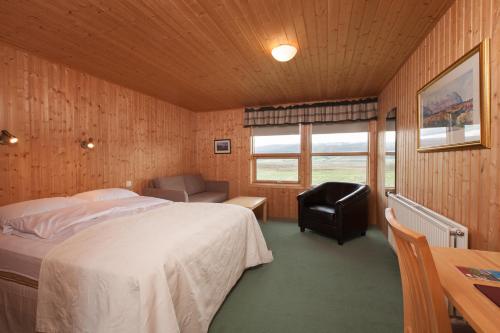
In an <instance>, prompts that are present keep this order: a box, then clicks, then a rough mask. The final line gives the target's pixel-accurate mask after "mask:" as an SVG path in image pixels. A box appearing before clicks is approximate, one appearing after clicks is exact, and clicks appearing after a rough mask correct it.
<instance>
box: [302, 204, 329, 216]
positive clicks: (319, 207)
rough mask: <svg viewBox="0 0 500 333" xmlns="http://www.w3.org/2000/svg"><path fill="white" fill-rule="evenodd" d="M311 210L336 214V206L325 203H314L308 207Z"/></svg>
mask: <svg viewBox="0 0 500 333" xmlns="http://www.w3.org/2000/svg"><path fill="white" fill-rule="evenodd" d="M307 208H308V209H309V210H312V211H313V212H318V213H321V214H328V215H335V208H333V207H330V206H325V205H313V206H309V207H307Z"/></svg>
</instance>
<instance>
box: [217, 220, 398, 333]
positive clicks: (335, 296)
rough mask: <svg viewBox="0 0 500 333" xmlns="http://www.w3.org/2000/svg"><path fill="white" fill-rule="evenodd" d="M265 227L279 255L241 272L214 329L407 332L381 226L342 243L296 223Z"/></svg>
mask: <svg viewBox="0 0 500 333" xmlns="http://www.w3.org/2000/svg"><path fill="white" fill-rule="evenodd" d="M262 231H263V233H264V236H265V238H266V241H267V244H268V246H269V248H270V249H271V250H272V251H273V255H274V261H273V262H272V263H270V264H267V265H263V266H260V267H257V268H253V269H250V270H247V271H246V272H245V273H244V274H243V276H242V278H241V279H240V281H239V282H238V284H237V285H236V286H235V287H234V289H233V290H232V292H231V293H230V294H229V295H228V297H227V299H226V301H225V302H224V304H223V305H222V307H221V308H220V310H219V312H218V313H217V315H216V316H215V318H214V320H213V322H212V324H211V326H210V330H209V332H210V333H222V332H226V333H233V332H234V333H236V332H237V333H245V332H248V333H250V332H252V333H261V332H271V333H272V332H286V333H294V332H301V333H316V332H317V333H321V332H350V333H353V332H384V333H387V332H402V331H403V328H402V321H403V313H402V312H403V311H402V308H403V305H402V296H401V282H400V277H399V271H398V265H397V259H396V257H395V255H394V253H393V252H392V250H391V248H390V247H389V244H388V243H387V241H386V240H385V237H384V236H383V234H382V233H381V232H380V231H378V230H377V229H374V228H373V229H370V230H369V231H368V232H367V235H366V237H361V238H356V239H354V240H351V241H346V242H345V243H344V245H343V246H339V245H337V242H336V241H335V240H333V239H330V238H328V237H324V236H322V235H320V234H317V233H315V232H312V231H309V230H308V231H306V232H305V233H300V232H299V228H298V226H297V224H296V223H292V222H284V221H270V222H269V223H267V224H265V225H262Z"/></svg>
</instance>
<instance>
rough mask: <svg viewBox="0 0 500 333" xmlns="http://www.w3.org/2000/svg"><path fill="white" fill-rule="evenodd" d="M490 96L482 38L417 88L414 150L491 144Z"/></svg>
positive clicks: (487, 48)
mask: <svg viewBox="0 0 500 333" xmlns="http://www.w3.org/2000/svg"><path fill="white" fill-rule="evenodd" d="M469 67H470V68H469ZM464 97H465V98H467V99H464ZM490 99H491V97H490V41H489V39H485V40H484V41H483V42H481V43H480V44H479V45H477V46H475V47H474V48H473V49H472V50H470V51H469V52H467V53H466V54H465V55H464V56H462V57H461V58H460V59H458V60H457V61H455V62H454V63H453V64H452V65H451V66H449V67H448V68H446V69H445V70H444V71H443V72H442V73H440V74H439V75H438V76H437V77H435V78H434V79H432V80H431V81H430V82H429V83H427V84H426V85H425V86H423V87H422V88H421V89H420V90H419V91H418V92H417V124H418V129H417V151H418V152H432V151H447V150H456V149H465V148H490V143H491V119H490V103H491V100H490ZM426 125H427V126H426ZM424 126H426V127H424ZM467 137H469V139H467ZM462 138H463V142H460V139H462Z"/></svg>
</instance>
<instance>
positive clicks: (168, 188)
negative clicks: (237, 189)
mask: <svg viewBox="0 0 500 333" xmlns="http://www.w3.org/2000/svg"><path fill="white" fill-rule="evenodd" d="M152 185H153V187H148V188H146V189H145V190H144V195H145V196H149V197H156V198H162V199H167V200H172V201H180V202H224V201H226V200H227V198H228V194H229V183H228V182H226V181H205V180H204V179H203V178H202V177H201V176H200V175H184V176H173V177H161V178H156V179H154V180H153V182H152Z"/></svg>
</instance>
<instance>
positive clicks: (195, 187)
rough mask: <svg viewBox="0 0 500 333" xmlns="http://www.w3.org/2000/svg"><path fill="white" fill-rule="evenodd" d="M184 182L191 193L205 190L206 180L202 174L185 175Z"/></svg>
mask: <svg viewBox="0 0 500 333" xmlns="http://www.w3.org/2000/svg"><path fill="white" fill-rule="evenodd" d="M184 184H185V186H186V192H187V194H189V195H192V194H196V193H201V192H205V181H204V180H203V178H201V176H200V175H188V176H184Z"/></svg>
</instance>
